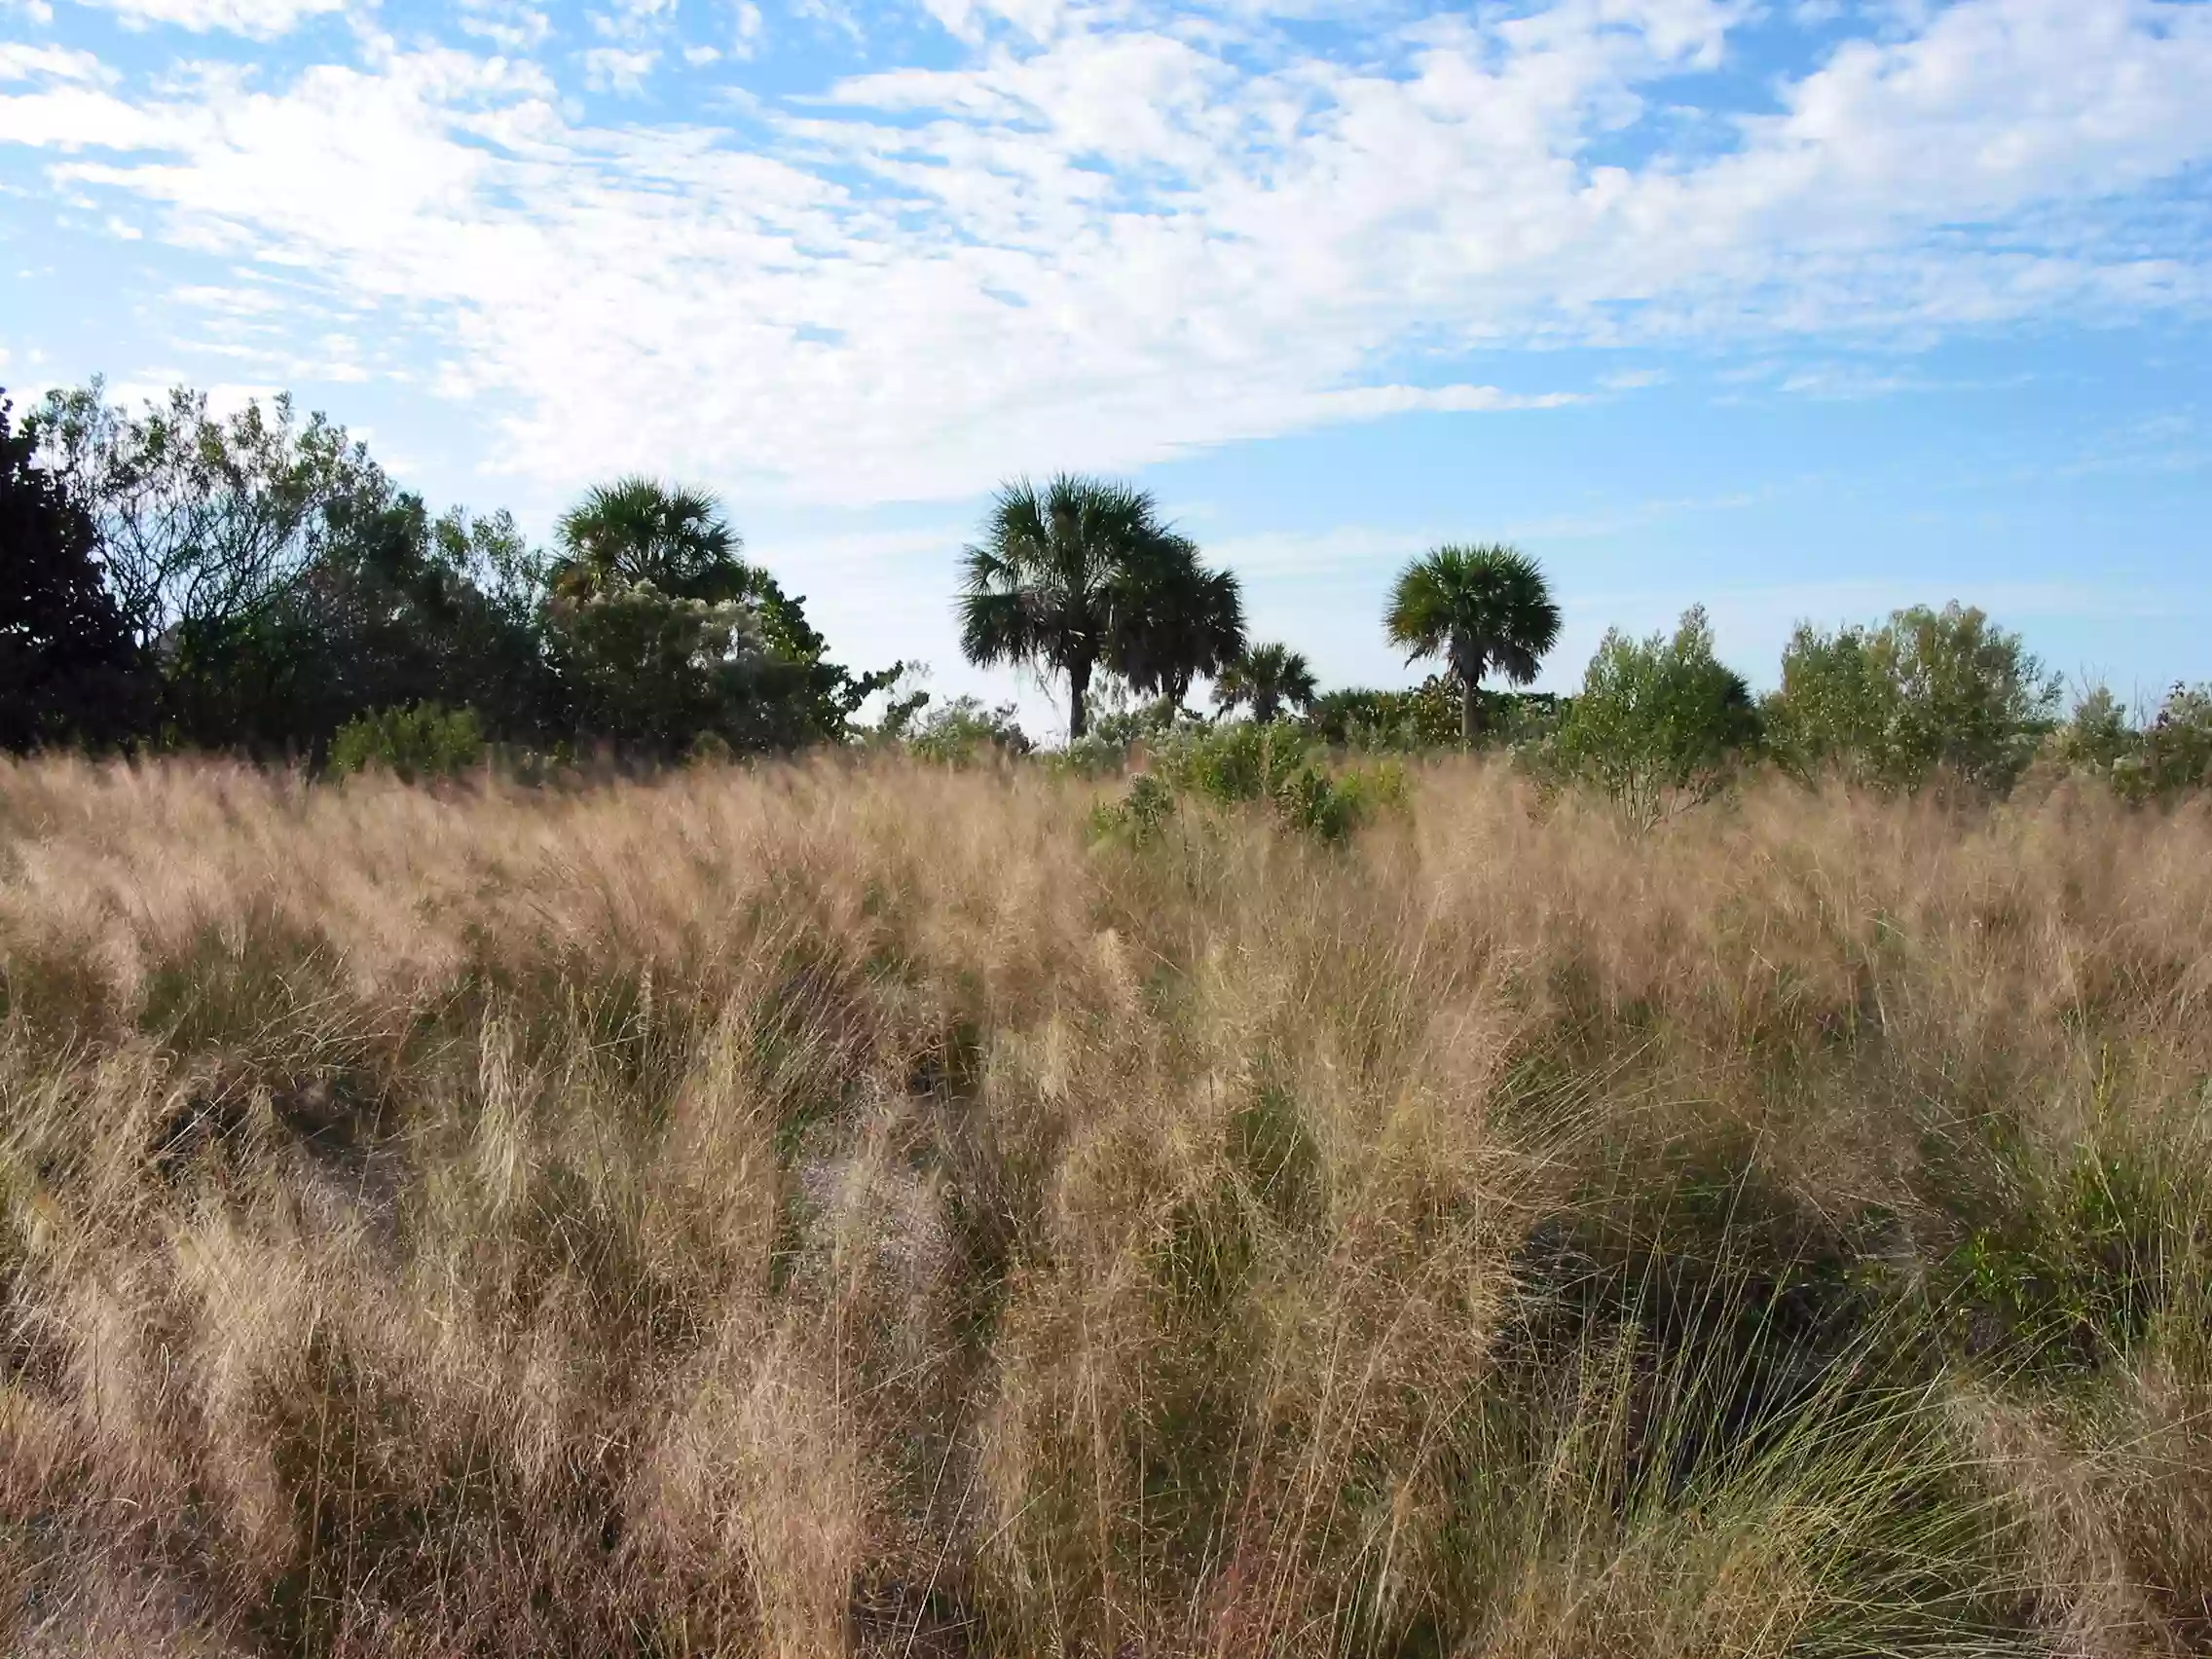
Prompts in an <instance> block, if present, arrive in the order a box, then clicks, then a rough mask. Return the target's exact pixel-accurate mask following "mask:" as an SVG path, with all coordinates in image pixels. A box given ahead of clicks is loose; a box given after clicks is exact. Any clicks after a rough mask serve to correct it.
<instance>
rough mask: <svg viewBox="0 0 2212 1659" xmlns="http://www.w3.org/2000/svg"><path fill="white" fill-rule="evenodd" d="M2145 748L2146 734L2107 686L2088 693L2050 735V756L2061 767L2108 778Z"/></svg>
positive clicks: (2095, 688) (2098, 687) (2093, 686)
mask: <svg viewBox="0 0 2212 1659" xmlns="http://www.w3.org/2000/svg"><path fill="white" fill-rule="evenodd" d="M2142 747H2143V734H2142V733H2141V732H2140V731H2138V730H2136V728H2135V723H2134V721H2132V720H2130V719H2128V718H2127V710H2126V708H2125V707H2124V706H2122V704H2121V703H2120V699H2119V698H2118V697H2115V696H2114V695H2113V694H2112V689H2111V687H2109V686H2105V685H2092V686H2090V687H2089V689H2088V690H2086V691H2084V692H2083V694H2082V697H2081V700H2080V701H2078V702H2077V703H2076V704H2075V705H2074V712H2073V714H2072V715H2070V716H2069V717H2068V718H2067V720H2066V723H2065V724H2064V725H2062V726H2060V727H2059V728H2058V729H2057V730H2056V731H2054V732H2052V733H2051V734H2050V756H2051V758H2052V759H2054V760H2056V761H2057V762H2058V763H2059V764H2060V765H2062V766H2065V767H2068V768H2071V769H2076V770H2084V771H2090V772H2097V773H2102V774H2108V775H2109V774H2110V773H2111V772H2112V770H2113V768H2114V767H2115V766H2116V765H2119V764H2120V763H2121V762H2124V761H2128V760H2131V759H2132V758H2134V757H2135V756H2137V755H2138V754H2140V753H2141V751H2142Z"/></svg>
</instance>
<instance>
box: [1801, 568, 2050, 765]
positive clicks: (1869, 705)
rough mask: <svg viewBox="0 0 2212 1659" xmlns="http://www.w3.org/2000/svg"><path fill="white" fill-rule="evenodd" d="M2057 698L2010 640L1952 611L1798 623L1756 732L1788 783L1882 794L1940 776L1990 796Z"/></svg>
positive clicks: (2030, 749) (2035, 738)
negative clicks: (1872, 624)
mask: <svg viewBox="0 0 2212 1659" xmlns="http://www.w3.org/2000/svg"><path fill="white" fill-rule="evenodd" d="M2058 697H2059V682H2058V680H2057V677H2056V676H2054V675H2050V674H2047V673H2046V672H2045V670H2044V668H2043V665H2042V664H2041V663H2040V662H2038V661H2037V660H2036V658H2035V657H2034V656H2033V655H2032V654H2030V652H2029V651H2028V649H2027V647H2026V646H2025V645H2023V644H2022V643H2021V641H2020V637H2019V636H2018V635H2017V634H2013V633H2009V632H2008V631H2007V630H2005V629H2003V628H1999V627H1997V626H1995V625H1994V624H1992V623H1991V622H1990V620H1989V618H1988V617H1987V616H1985V615H1984V614H1983V613H1982V612H1981V611H1979V610H1977V609H1974V608H1971V607H1962V606H1960V605H1959V604H1957V603H1956V602H1953V603H1952V604H1950V605H1947V606H1945V607H1944V608H1942V609H1941V610H1931V609H1929V608H1927V607H1926V606H1916V607H1914V608H1911V609H1908V610H1899V611H1895V612H1893V613H1892V614H1891V616H1890V618H1889V620H1888V621H1886V622H1884V623H1882V624H1881V625H1880V626H1879V627H1876V628H1872V629H1864V628H1856V627H1847V628H1842V629H1839V630H1837V631H1836V632H1834V633H1824V632H1821V631H1820V630H1818V629H1816V628H1814V627H1813V626H1812V625H1811V624H1809V623H1804V624H1800V625H1799V626H1798V628H1797V631H1796V632H1795V634H1794V635H1792V636H1791V638H1790V642H1789V645H1788V647H1787V648H1786V649H1785V650H1784V652H1783V655H1782V685H1781V688H1780V689H1779V690H1778V691H1777V692H1775V694H1774V695H1773V696H1772V697H1770V698H1769V699H1768V701H1767V706H1766V722H1767V731H1768V736H1769V740H1770V743H1771V745H1772V748H1773V750H1774V753H1775V754H1776V756H1778V757H1779V758H1780V759H1781V760H1782V761H1783V762H1784V764H1786V765H1787V766H1788V767H1789V768H1790V769H1791V770H1793V771H1795V772H1797V773H1798V774H1799V775H1800V776H1811V775H1814V774H1817V773H1819V772H1822V771H1826V770H1831V769H1832V770H1838V771H1841V772H1843V773H1844V774H1846V775H1847V776H1850V777H1853V778H1855V779H1858V780H1860V781H1862V782H1865V783H1869V784H1872V785H1875V786H1877V787H1879V788H1884V789H1893V790H1915V789H1919V788H1921V787H1923V786H1924V785H1926V784H1928V783H1930V782H1932V781H1934V780H1936V778H1938V777H1944V778H1949V779H1951V780H1954V781H1955V782H1957V783H1959V784H1962V785H1964V786H1966V787H1968V788H1971V789H1974V790H1977V791H1981V792H1984V793H2003V792H2004V791H2006V790H2008V789H2009V788H2010V787H2011V785H2012V783H2013V782H2014V781H2015V780H2016V779H2017V778H2018V777H2019V775H2020V773H2021V772H2022V771H2023V770H2024V769H2025V768H2026V767H2027V764H2028V762H2029V761H2030V760H2031V759H2032V758H2033V757H2034V755H2035V751H2036V748H2037V745H2038V744H2039V743H2040V742H2041V741H2042V739H2043V737H2044V736H2045V734H2046V732H2048V731H2049V730H2050V729H2051V723H2052V719H2053V718H2054V716H2055V714H2056V711H2057V707H2058Z"/></svg>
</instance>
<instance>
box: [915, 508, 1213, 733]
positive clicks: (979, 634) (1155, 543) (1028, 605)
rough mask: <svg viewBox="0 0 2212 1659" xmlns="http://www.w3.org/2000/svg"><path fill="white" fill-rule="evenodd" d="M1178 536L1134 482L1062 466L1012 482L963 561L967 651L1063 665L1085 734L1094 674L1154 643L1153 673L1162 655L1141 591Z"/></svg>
mask: <svg viewBox="0 0 2212 1659" xmlns="http://www.w3.org/2000/svg"><path fill="white" fill-rule="evenodd" d="M1181 541H1182V538H1181V537H1179V536H1175V535H1172V534H1171V533H1170V532H1168V531H1167V530H1166V528H1165V527H1164V526H1162V525H1161V522H1160V515H1159V510H1158V508H1157V507H1156V506H1155V505H1154V503H1153V499H1152V498H1151V497H1150V496H1148V495H1146V494H1145V493H1144V492H1143V491H1141V490H1135V489H1132V488H1130V487H1129V486H1127V485H1125V484H1118V483H1115V482H1113V481H1111V480H1108V479H1102V478H1086V477H1081V476H1078V475H1076V474H1072V473H1061V474H1060V475H1059V476H1057V477H1055V478H1053V479H1052V480H1051V481H1050V482H1049V483H1047V484H1046V485H1045V486H1044V487H1043V488H1042V489H1040V488H1039V487H1038V486H1037V485H1035V484H1032V483H1030V482H1029V481H1028V480H1027V479H1022V480H1020V481H1018V482H1015V483H1013V484H1009V485H1006V486H1005V487H1003V488H1002V489H1001V490H1000V491H999V493H998V495H997V496H996V497H995V498H993V500H992V502H991V510H990V513H989V515H988V516H987V517H986V518H985V519H984V521H983V533H982V535H981V538H980V539H979V540H977V542H976V543H975V544H974V545H973V546H971V547H969V548H968V550H967V552H966V555H965V556H964V559H963V562H962V581H961V594H960V599H959V602H958V604H959V615H960V649H961V651H962V653H963V654H964V655H965V656H966V657H967V658H968V660H969V661H970V662H972V663H975V664H976V665H977V667H989V666H992V665H995V664H1000V663H1009V664H1018V665H1021V666H1025V667H1030V668H1035V669H1039V670H1043V671H1048V672H1052V673H1058V674H1064V675H1066V676H1067V679H1068V736H1069V737H1070V738H1071V739H1074V738H1080V737H1081V736H1083V734H1084V733H1085V732H1086V731H1088V729H1089V711H1088V696H1089V691H1090V680H1091V676H1092V674H1094V673H1095V672H1096V671H1097V670H1098V669H1099V668H1100V667H1107V668H1114V669H1120V670H1124V672H1125V671H1126V666H1127V665H1128V664H1129V663H1130V662H1131V661H1132V660H1135V659H1137V658H1139V657H1140V656H1141V655H1142V652H1141V651H1140V646H1141V647H1143V649H1145V650H1151V651H1153V652H1154V653H1155V654H1154V655H1153V656H1142V660H1143V662H1144V664H1145V669H1146V672H1148V673H1151V672H1152V671H1153V670H1154V668H1155V667H1156V661H1155V658H1156V657H1157V658H1158V659H1159V660H1161V661H1163V660H1165V657H1166V655H1167V654H1168V653H1167V652H1166V651H1165V649H1164V646H1163V645H1162V644H1161V636H1160V634H1159V632H1158V631H1157V630H1150V629H1147V628H1146V627H1144V626H1142V625H1141V622H1142V617H1143V615H1144V614H1145V611H1146V607H1145V606H1144V604H1143V603H1142V601H1141V595H1142V594H1143V593H1144V591H1145V589H1146V585H1147V581H1148V578H1149V579H1151V580H1152V581H1153V582H1154V584H1155V585H1156V586H1157V585H1158V582H1159V580H1160V579H1161V572H1162V571H1166V570H1169V569H1171V568H1172V566H1173V563H1174V560H1175V558H1176V555H1175V553H1174V552H1173V551H1172V548H1171V544H1173V543H1176V542H1181ZM1182 544H1183V545H1184V546H1185V547H1188V546H1189V543H1187V542H1183V543H1182ZM1193 551H1194V553H1195V549H1194V550H1193ZM1195 562H1196V561H1195V558H1194V560H1193V563H1195ZM1161 678H1162V682H1163V683H1164V682H1169V681H1170V680H1171V677H1170V676H1162V677H1161ZM1183 683H1184V684H1185V685H1188V684H1189V679H1188V677H1187V676H1186V677H1185V679H1184V682H1183Z"/></svg>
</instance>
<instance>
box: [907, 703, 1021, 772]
mask: <svg viewBox="0 0 2212 1659" xmlns="http://www.w3.org/2000/svg"><path fill="white" fill-rule="evenodd" d="M1035 747H1036V746H1035V745H1034V744H1032V743H1031V742H1030V741H1029V737H1028V734H1027V733H1025V732H1024V731H1023V730H1022V729H1021V726H1020V723H1019V722H1018V721H1017V720H1016V719H1015V718H1014V705H1013V704H1012V703H1006V704H1002V705H1001V706H1000V707H998V708H995V709H986V708H984V707H983V703H982V699H980V698H978V697H956V698H954V699H953V700H952V701H951V702H949V703H947V704H945V705H944V706H943V707H942V708H938V709H932V710H929V711H928V712H927V713H925V714H924V715H923V716H922V717H921V719H919V720H918V721H916V722H915V723H914V725H913V727H912V729H911V731H910V733H909V735H908V736H907V738H906V751H907V753H908V754H910V755H913V756H918V757H920V758H921V759H924V760H935V761H940V762H941V763H943V764H946V765H954V766H966V765H972V764H974V763H975V762H976V761H977V759H980V758H986V757H989V756H1020V755H1027V754H1028V753H1029V752H1030V750H1032V749H1033V748H1035Z"/></svg>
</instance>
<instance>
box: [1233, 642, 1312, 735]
mask: <svg viewBox="0 0 2212 1659" xmlns="http://www.w3.org/2000/svg"><path fill="white" fill-rule="evenodd" d="M1213 698H1214V701H1215V702H1217V703H1219V704H1220V705H1221V706H1222V707H1223V708H1224V709H1235V708H1240V707H1242V706H1244V705H1245V704H1249V705H1251V709H1252V718H1253V719H1255V720H1258V721H1259V722H1260V723H1261V724H1262V725H1266V724H1267V723H1268V722H1269V721H1271V720H1272V719H1275V717H1276V716H1278V715H1280V714H1281V713H1282V709H1283V705H1284V704H1286V703H1287V704H1289V705H1290V706H1291V707H1292V708H1295V709H1299V710H1305V709H1308V708H1310V707H1311V706H1312V703H1313V670H1312V668H1311V667H1310V666H1309V664H1308V663H1307V661H1306V657H1305V655H1304V653H1303V652H1300V651H1294V650H1292V649H1291V648H1290V647H1289V646H1288V645H1255V646H1253V647H1252V649H1250V650H1248V651H1246V652H1245V653H1244V655H1243V656H1242V657H1240V658H1238V659H1237V660H1236V661H1235V662H1233V663H1231V664H1230V665H1229V666H1228V667H1227V668H1225V669H1223V670H1222V673H1221V679H1220V680H1219V681H1218V682H1216V683H1215V685H1214V691H1213Z"/></svg>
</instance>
